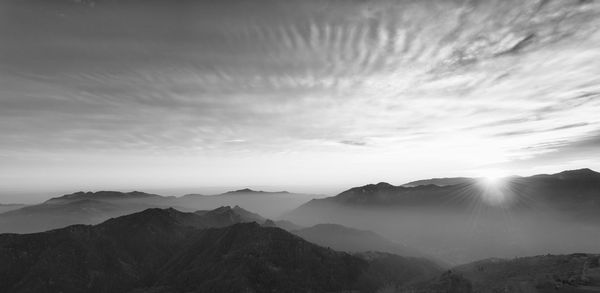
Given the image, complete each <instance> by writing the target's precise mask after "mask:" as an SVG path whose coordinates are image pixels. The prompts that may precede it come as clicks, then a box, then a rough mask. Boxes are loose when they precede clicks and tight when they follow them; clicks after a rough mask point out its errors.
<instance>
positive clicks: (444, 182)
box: [402, 177, 474, 187]
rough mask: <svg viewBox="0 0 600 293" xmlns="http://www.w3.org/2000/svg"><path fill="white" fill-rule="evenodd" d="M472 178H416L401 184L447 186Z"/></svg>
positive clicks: (468, 181) (466, 181) (467, 181)
mask: <svg viewBox="0 0 600 293" xmlns="http://www.w3.org/2000/svg"><path fill="white" fill-rule="evenodd" d="M473 180H474V179H473V178H468V177H450V178H432V179H425V180H417V181H412V182H408V183H405V184H402V186H403V187H415V186H420V185H437V186H448V185H456V184H461V183H470V182H473Z"/></svg>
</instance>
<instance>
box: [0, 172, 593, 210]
mask: <svg viewBox="0 0 600 293" xmlns="http://www.w3.org/2000/svg"><path fill="white" fill-rule="evenodd" d="M578 170H590V171H592V172H596V173H598V171H596V170H594V169H592V168H576V169H569V170H559V171H555V172H543V173H531V174H503V175H502V176H499V177H500V178H510V177H529V176H534V175H551V174H557V173H561V172H567V171H578ZM456 177H465V178H472V179H482V180H486V176H452V177H447V176H446V177H430V178H418V179H415V180H409V181H404V182H402V183H396V182H387V181H373V182H366V183H364V184H356V185H351V186H339V187H332V186H326V187H323V186H310V187H308V186H288V187H292V188H285V187H283V186H279V187H278V186H274V185H271V186H269V185H262V186H260V185H253V186H242V185H240V186H237V187H235V186H229V187H226V186H205V187H179V188H171V189H160V188H158V189H156V188H149V189H143V188H124V189H116V188H100V189H76V190H62V191H59V190H55V191H46V192H39V193H29V194H27V196H26V198H27V199H28V201H21V202H18V201H11V200H6V201H0V204H26V205H30V204H38V203H42V202H44V201H46V200H48V199H50V198H53V197H59V196H63V195H68V194H74V193H77V192H92V193H95V192H100V191H116V192H123V193H129V192H144V193H149V194H157V195H160V196H167V197H168V196H174V197H183V196H185V195H202V196H214V195H222V194H225V193H228V192H234V191H240V190H243V189H250V190H251V191H264V192H289V193H291V194H301V195H309V196H311V198H313V199H320V198H326V197H333V196H336V195H338V194H340V193H342V192H344V191H347V190H349V189H351V188H355V187H360V186H365V185H369V184H378V183H389V184H391V185H393V186H402V185H404V184H408V183H411V182H414V181H420V180H430V179H447V178H456ZM493 177H494V178H493V179H496V178H495V177H496V176H495V174H494V176H493ZM488 179H489V178H488ZM0 196H2V198H3V199H4V198H7V199H10V198H15V199H20V198H22V197H23V194H18V193H17V194H13V195H12V196H7V197H4V196H3V195H1V194H0Z"/></svg>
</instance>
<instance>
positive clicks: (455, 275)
mask: <svg viewBox="0 0 600 293" xmlns="http://www.w3.org/2000/svg"><path fill="white" fill-rule="evenodd" d="M599 260H600V255H594V254H581V253H580V254H570V255H544V256H534V257H523V258H517V259H512V260H506V259H487V260H481V261H476V262H473V263H470V264H466V265H461V266H458V267H455V268H453V269H452V270H451V271H448V272H446V273H444V274H443V275H441V276H440V277H437V278H434V279H431V280H427V281H424V282H421V283H419V284H416V285H415V284H413V285H411V286H409V288H404V289H403V290H401V291H400V292H407V293H408V292H414V293H433V292H456V293H463V292H465V293H469V292H477V293H492V292H526V293H542V292H558V293H561V292H563V293H568V292H572V293H585V292H590V293H591V292H600V264H599Z"/></svg>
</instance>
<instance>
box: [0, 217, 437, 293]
mask: <svg viewBox="0 0 600 293" xmlns="http://www.w3.org/2000/svg"><path fill="white" fill-rule="evenodd" d="M206 214H208V213H204V216H206ZM204 216H203V215H198V214H195V213H183V212H179V211H177V210H175V209H148V210H145V211H142V212H139V213H135V214H131V215H127V216H122V217H118V218H113V219H110V220H108V221H106V222H104V223H101V224H99V225H95V226H86V225H75V226H69V227H66V228H63V229H57V230H52V231H48V232H43V233H35V234H26V235H17V234H2V235H0V260H2V261H1V262H0V292H6V293H12V292H65V293H69V292H92V293H93V292H224V293H227V292H350V291H352V292H376V291H378V290H379V289H381V288H384V287H389V286H393V287H394V288H398V287H400V286H404V285H406V284H408V283H410V282H411V281H418V280H421V279H424V278H429V277H431V276H432V275H436V274H438V273H440V269H439V268H438V267H436V266H435V265H433V264H429V263H427V262H425V261H418V260H414V261H413V260H411V259H405V258H400V257H396V256H393V255H388V256H386V255H378V256H377V257H364V256H352V255H350V254H347V253H342V252H336V251H333V250H330V249H327V248H323V247H320V246H317V245H315V244H312V243H310V242H307V241H305V240H303V239H302V238H300V237H297V236H295V235H292V234H290V233H288V232H286V231H285V230H282V229H279V228H270V227H261V226H260V225H258V224H256V223H244V224H234V225H232V226H227V227H223V228H210V225H211V223H210V222H209V221H207V220H206V218H204ZM398 270H401V271H402V272H404V273H403V274H394V273H393V272H396V271H398Z"/></svg>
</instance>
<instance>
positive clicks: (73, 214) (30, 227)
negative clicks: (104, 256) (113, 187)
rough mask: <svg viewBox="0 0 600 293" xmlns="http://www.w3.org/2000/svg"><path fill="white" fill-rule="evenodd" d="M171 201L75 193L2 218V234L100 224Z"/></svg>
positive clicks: (138, 195)
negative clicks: (112, 218)
mask: <svg viewBox="0 0 600 293" xmlns="http://www.w3.org/2000/svg"><path fill="white" fill-rule="evenodd" d="M172 199H173V198H169V197H163V196H160V195H156V194H148V193H144V192H139V191H134V192H127V193H125V192H118V191H98V192H76V193H72V194H67V195H63V196H60V197H55V198H51V199H49V200H47V201H45V202H43V203H41V204H37V205H30V206H26V207H23V208H20V209H15V210H12V211H9V212H6V213H2V214H0V233H8V232H11V233H32V232H41V231H45V230H49V229H56V228H62V227H65V226H68V225H74V224H98V223H100V222H102V221H104V220H107V219H109V218H111V217H117V216H122V215H126V214H130V213H134V212H139V211H142V210H144V209H147V208H151V207H165V206H170V205H169V204H170V203H171V202H172ZM174 206H176V205H174Z"/></svg>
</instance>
